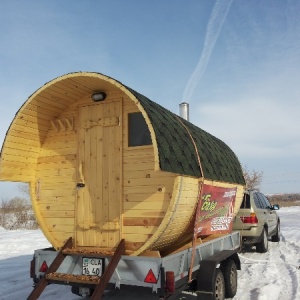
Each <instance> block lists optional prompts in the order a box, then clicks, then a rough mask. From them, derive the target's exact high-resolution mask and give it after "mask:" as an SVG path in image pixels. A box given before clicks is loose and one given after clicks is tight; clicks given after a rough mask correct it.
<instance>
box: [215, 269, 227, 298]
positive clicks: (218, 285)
mask: <svg viewBox="0 0 300 300" xmlns="http://www.w3.org/2000/svg"><path fill="white" fill-rule="evenodd" d="M213 289H214V290H213V300H224V299H225V281H224V276H223V273H222V271H221V270H220V269H216V273H215V277H214V282H213Z"/></svg>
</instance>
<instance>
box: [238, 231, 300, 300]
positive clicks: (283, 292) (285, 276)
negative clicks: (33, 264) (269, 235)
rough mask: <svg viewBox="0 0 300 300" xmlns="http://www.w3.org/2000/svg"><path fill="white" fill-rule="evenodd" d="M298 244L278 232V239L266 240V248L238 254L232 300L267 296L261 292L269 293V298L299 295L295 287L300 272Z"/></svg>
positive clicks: (293, 298)
mask: <svg viewBox="0 0 300 300" xmlns="http://www.w3.org/2000/svg"><path fill="white" fill-rule="evenodd" d="M250 251H254V250H250ZM299 252H300V247H299V246H298V245H296V244H294V243H292V242H287V241H286V240H285V238H284V236H282V240H281V242H279V243H272V242H269V251H268V252H267V253H264V254H259V253H256V252H246V253H242V254H240V260H241V265H242V271H240V274H239V279H238V280H239V284H241V285H242V286H243V290H238V293H237V295H236V297H235V298H234V299H235V300H246V299H247V300H248V299H249V300H260V299H268V298H265V297H264V296H263V295H266V294H269V293H270V294H272V300H276V299H278V300H279V299H280V300H281V299H285V300H295V299H300V291H298V287H299V284H298V282H299V280H300V272H299V270H298V266H299V264H300V261H299Z"/></svg>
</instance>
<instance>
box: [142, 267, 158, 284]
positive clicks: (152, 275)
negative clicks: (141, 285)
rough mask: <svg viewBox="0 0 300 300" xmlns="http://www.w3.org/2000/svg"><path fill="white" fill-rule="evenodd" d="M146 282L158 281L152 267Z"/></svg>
mask: <svg viewBox="0 0 300 300" xmlns="http://www.w3.org/2000/svg"><path fill="white" fill-rule="evenodd" d="M144 282H147V283H157V279H156V277H155V275H154V273H153V271H152V269H150V270H149V272H148V274H147V276H146V278H145V280H144Z"/></svg>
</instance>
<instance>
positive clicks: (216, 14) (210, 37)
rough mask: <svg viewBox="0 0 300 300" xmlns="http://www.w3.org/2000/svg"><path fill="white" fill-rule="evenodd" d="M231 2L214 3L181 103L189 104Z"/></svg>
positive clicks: (224, 0) (221, 0)
mask: <svg viewBox="0 0 300 300" xmlns="http://www.w3.org/2000/svg"><path fill="white" fill-rule="evenodd" d="M232 1H233V0H217V1H216V3H215V5H214V7H213V10H212V13H211V15H210V18H209V21H208V24H207V29H206V35H205V39H204V46H203V50H202V53H201V56H200V59H199V61H198V64H197V66H196V69H195V70H194V72H193V74H192V76H191V77H190V79H189V81H188V83H187V85H186V87H185V90H184V93H183V99H182V101H185V102H189V101H190V100H191V99H192V96H193V93H194V91H195V88H196V86H197V84H198V83H199V81H200V79H201V77H202V75H203V73H204V71H205V68H206V66H207V64H208V62H209V59H210V56H211V53H212V51H213V49H214V46H215V44H216V41H217V39H218V37H219V34H220V31H221V29H222V26H223V23H224V21H225V19H226V17H227V14H228V11H229V9H230V6H231V3H232Z"/></svg>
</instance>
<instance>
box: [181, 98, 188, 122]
mask: <svg viewBox="0 0 300 300" xmlns="http://www.w3.org/2000/svg"><path fill="white" fill-rule="evenodd" d="M179 116H180V117H181V118H183V119H185V120H187V121H189V120H190V116H189V104H188V103H187V102H182V103H180V104H179Z"/></svg>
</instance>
